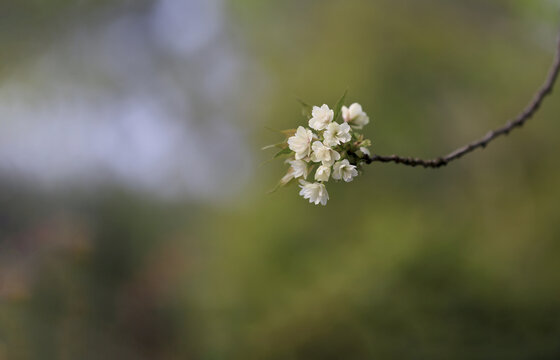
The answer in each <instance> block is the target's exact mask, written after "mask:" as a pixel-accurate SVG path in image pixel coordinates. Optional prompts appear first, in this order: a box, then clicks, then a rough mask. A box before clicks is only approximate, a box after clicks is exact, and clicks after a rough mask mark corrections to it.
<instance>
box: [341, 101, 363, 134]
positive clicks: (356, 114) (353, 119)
mask: <svg viewBox="0 0 560 360" xmlns="http://www.w3.org/2000/svg"><path fill="white" fill-rule="evenodd" d="M342 118H343V119H344V121H345V122H347V123H350V124H351V125H352V126H353V127H354V128H355V129H362V128H363V127H364V126H365V125H367V124H369V117H368V116H367V114H366V113H365V112H364V111H363V110H362V105H360V104H358V103H353V104H352V105H350V107H349V108H348V107H346V106H343V107H342Z"/></svg>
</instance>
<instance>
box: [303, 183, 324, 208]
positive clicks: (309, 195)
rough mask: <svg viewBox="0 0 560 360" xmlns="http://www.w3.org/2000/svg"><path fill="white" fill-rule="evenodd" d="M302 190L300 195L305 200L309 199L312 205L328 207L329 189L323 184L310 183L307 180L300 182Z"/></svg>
mask: <svg viewBox="0 0 560 360" xmlns="http://www.w3.org/2000/svg"><path fill="white" fill-rule="evenodd" d="M299 183H300V184H301V185H300V186H299V187H300V188H301V190H300V192H299V194H300V195H301V196H303V198H304V199H309V202H310V203H314V204H315V205H319V204H321V205H323V206H325V205H327V200H329V193H328V192H327V188H326V187H325V185H323V184H322V183H310V182H307V181H305V180H300V181H299Z"/></svg>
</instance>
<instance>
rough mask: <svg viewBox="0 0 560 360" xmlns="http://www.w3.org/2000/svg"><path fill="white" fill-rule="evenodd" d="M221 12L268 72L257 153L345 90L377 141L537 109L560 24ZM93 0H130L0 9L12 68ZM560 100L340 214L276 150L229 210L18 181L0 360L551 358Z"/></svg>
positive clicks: (351, 6)
mask: <svg viewBox="0 0 560 360" xmlns="http://www.w3.org/2000/svg"><path fill="white" fill-rule="evenodd" d="M146 4H147V3H146ZM125 5H126V6H125ZM227 5H228V8H227V9H228V16H229V18H230V21H231V22H232V23H233V24H234V25H233V26H234V28H235V35H236V37H237V38H238V39H239V42H240V47H241V48H242V49H243V51H246V52H247V53H248V54H251V56H252V57H254V58H255V59H256V61H257V63H258V65H259V66H260V67H261V68H262V71H263V73H265V74H266V79H267V80H266V81H267V83H268V86H269V91H268V92H267V93H266V99H265V101H264V102H261V103H260V104H256V105H255V107H253V108H251V109H250V110H248V113H247V114H246V117H245V118H246V119H249V120H245V124H249V126H251V128H252V129H254V130H251V131H254V135H255V138H256V139H258V140H256V141H255V143H254V144H251V146H253V147H254V148H255V151H258V150H256V149H258V147H259V146H262V145H264V144H267V143H274V142H276V141H275V140H278V139H276V138H275V136H277V134H274V133H269V132H267V131H266V130H265V129H264V127H265V126H270V127H275V128H290V127H294V125H295V124H296V123H297V122H298V121H302V120H301V116H300V115H299V111H300V108H299V104H298V103H297V102H296V101H295V99H296V98H299V97H301V98H303V99H304V100H305V101H307V102H310V103H313V104H322V103H323V102H328V103H330V104H333V103H334V102H335V101H336V98H337V96H339V95H340V93H341V92H343V91H344V89H346V88H348V89H349V90H350V92H349V95H348V98H349V99H351V100H355V101H359V102H361V103H362V104H363V105H364V108H365V110H366V111H367V112H368V113H369V114H370V115H371V117H372V120H373V122H372V124H371V125H370V129H368V130H367V131H366V132H369V134H367V135H368V137H370V138H372V139H373V141H374V146H373V149H374V151H375V152H378V153H383V154H388V153H392V152H397V153H399V154H402V155H418V156H433V155H439V154H442V153H445V152H446V151H449V150H451V149H453V148H454V147H455V146H458V145H462V144H463V143H465V142H466V141H470V140H471V139H473V138H475V137H477V136H480V135H482V134H484V132H485V131H487V130H488V129H489V128H492V127H495V126H498V125H500V124H502V123H503V122H505V120H506V119H508V118H510V117H512V116H513V115H515V113H516V111H518V110H520V109H521V108H522V107H523V106H524V105H525V103H526V102H527V101H528V100H529V98H530V96H531V95H532V92H533V91H534V89H536V88H537V86H539V84H540V82H541V80H542V79H543V78H544V75H545V71H546V69H547V66H548V65H549V63H550V58H551V55H552V49H553V46H552V44H553V42H552V41H550V40H551V39H553V34H554V25H555V22H557V16H556V15H555V16H552V15H551V14H552V13H553V12H554V9H557V6H555V5H554V2H552V1H530V0H518V1H507V0H500V1H492V2H488V1H483V0H477V1H469V0H464V1H445V0H422V1H405V0H397V1H389V0H379V1H365V0H362V1H360V0H348V1H335V0H329V1H311V0H287V1H271V0H268V1H265V0H259V1H256V0H232V1H230V2H229V3H228V4H227ZM92 9H95V11H100V12H101V11H102V10H103V11H106V12H109V13H110V12H111V11H114V12H120V11H136V5H131V3H130V2H126V1H110V0H106V1H102V2H99V1H79V2H76V1H69V0H68V1H66V0H59V1H38V0H33V1H31V0H25V1H10V2H2V3H0V14H1V15H0V19H1V21H0V24H1V25H0V26H1V27H2V31H1V32H0V43H1V44H2V45H3V48H4V49H5V50H6V49H10V50H14V52H13V53H11V54H8V55H7V56H6V57H4V56H2V58H0V68H2V69H4V71H8V70H6V69H9V68H10V67H11V66H16V65H15V64H16V63H17V60H19V59H22V58H24V57H25V56H33V54H34V51H36V49H34V48H33V46H34V45H36V44H39V45H38V46H41V41H42V40H41V41H35V40H34V38H35V36H38V37H39V38H40V39H43V38H42V36H43V35H44V34H45V33H48V32H49V31H52V34H53V35H51V36H52V38H51V40H49V41H56V38H57V36H61V33H62V32H61V31H62V30H60V29H64V31H72V29H73V28H75V27H79V26H80V23H81V22H82V20H84V21H87V19H88V17H89V16H90V11H92ZM69 16H71V17H73V20H72V21H70V23H68V24H66V19H67V17H69ZM543 28H545V29H551V30H550V31H548V32H547V33H546V34H545V35H543V33H542V29H543ZM29 44H31V45H32V46H31V45H29ZM4 45H6V47H4ZM19 46H23V47H25V51H23V52H18V51H17V49H18V47H19ZM240 86H241V88H240V90H242V92H243V91H244V92H245V96H246V97H247V98H248V99H249V100H250V99H251V98H252V96H253V94H252V91H251V89H245V88H243V85H242V84H241V85H240ZM557 99H558V96H557V95H555V96H554V98H551V99H549V101H547V103H546V104H545V106H544V108H543V109H542V111H541V112H540V113H539V114H538V115H537V116H536V118H535V119H534V120H531V121H530V123H529V124H528V125H527V126H526V127H525V128H524V129H522V130H520V131H517V132H514V133H513V134H511V135H510V136H509V137H508V138H504V139H500V140H497V141H496V142H495V143H493V144H492V145H491V146H490V147H489V148H488V149H486V150H484V151H478V152H476V153H473V154H472V155H469V157H467V158H465V159H462V160H460V161H458V162H457V163H454V164H452V165H450V166H448V167H447V168H444V169H440V170H434V171H432V170H423V169H415V168H406V167H399V166H393V165H383V164H379V165H378V164H375V165H372V166H371V167H370V168H368V169H367V170H366V173H365V174H364V175H363V176H361V177H359V178H357V179H356V180H355V181H354V182H353V183H352V184H350V185H351V186H343V187H340V186H337V185H335V186H331V187H330V188H329V191H330V192H331V199H332V200H331V201H330V203H329V205H328V206H327V207H325V208H322V207H314V206H312V205H309V204H307V203H306V202H305V201H303V200H302V199H301V198H299V197H298V196H297V192H296V189H295V188H287V189H282V190H280V191H279V192H277V193H275V194H273V195H270V196H266V195H264V194H265V190H266V189H267V188H269V187H272V184H274V183H275V181H276V179H277V178H279V177H280V176H281V175H282V171H283V169H284V167H283V164H281V163H280V162H278V163H272V164H267V165H265V166H263V167H260V168H258V169H257V170H256V174H257V175H256V177H255V180H254V182H253V183H252V184H248V186H247V189H246V191H245V192H244V193H243V194H239V197H238V202H237V203H235V204H229V205H223V206H215V205H210V204H203V203H195V202H189V201H184V202H180V201H178V202H175V203H164V202H161V201H159V200H156V199H153V198H151V197H150V196H147V195H145V194H139V193H135V192H133V191H131V190H127V189H114V188H109V187H108V188H105V189H104V190H103V191H102V192H100V193H99V192H93V193H91V194H85V193H83V192H73V191H68V192H64V193H57V194H45V193H44V192H42V191H40V190H38V189H33V188H30V187H26V186H22V185H21V184H18V183H13V182H9V181H7V180H5V181H4V183H3V184H2V186H0V281H1V282H0V359H100V358H101V359H185V358H188V359H369V358H377V359H502V358H504V359H535V358H538V359H557V358H558V357H559V356H560V342H559V340H558V339H559V338H560V302H559V301H558V299H559V296H560V262H558V260H557V258H558V254H559V252H560V245H559V243H558V239H560V219H559V216H558V199H559V197H560V190H559V189H558V186H557V185H558V184H559V183H560V167H558V159H557V154H558V150H559V148H558V133H559V130H560V124H559V123H558V121H555V120H557V119H558V114H560V102H559V101H558V100H557ZM262 156H263V158H264V156H265V155H264V154H263V155H262Z"/></svg>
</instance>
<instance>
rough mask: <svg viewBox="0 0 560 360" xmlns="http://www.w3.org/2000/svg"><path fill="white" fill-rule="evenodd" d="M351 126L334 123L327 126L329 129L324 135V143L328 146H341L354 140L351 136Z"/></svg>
mask: <svg viewBox="0 0 560 360" xmlns="http://www.w3.org/2000/svg"><path fill="white" fill-rule="evenodd" d="M350 130H351V129H350V125H348V124H347V123H342V125H340V124H338V123H336V122H332V123H330V124H329V125H328V126H327V129H326V130H325V132H324V133H323V137H324V139H325V140H323V143H324V144H325V145H326V146H336V145H340V144H344V143H347V142H348V141H350V139H352V135H350Z"/></svg>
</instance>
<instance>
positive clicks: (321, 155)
mask: <svg viewBox="0 0 560 360" xmlns="http://www.w3.org/2000/svg"><path fill="white" fill-rule="evenodd" d="M311 148H312V149H313V153H311V161H313V162H322V163H323V165H327V166H331V165H332V164H333V163H334V162H335V161H337V160H339V159H340V154H339V153H338V152H336V151H334V150H333V149H331V148H330V147H328V146H325V145H323V143H322V142H320V141H315V142H314V143H313V145H312V146H311Z"/></svg>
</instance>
